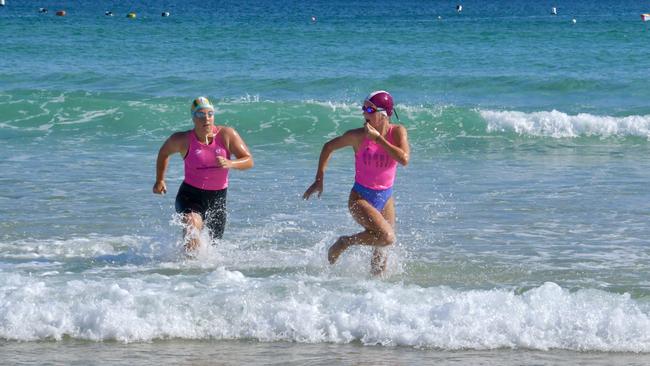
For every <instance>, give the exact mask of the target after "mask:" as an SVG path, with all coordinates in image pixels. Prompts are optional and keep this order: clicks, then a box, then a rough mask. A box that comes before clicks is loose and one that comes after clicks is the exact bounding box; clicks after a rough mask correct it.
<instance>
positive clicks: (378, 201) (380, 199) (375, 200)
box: [352, 182, 393, 212]
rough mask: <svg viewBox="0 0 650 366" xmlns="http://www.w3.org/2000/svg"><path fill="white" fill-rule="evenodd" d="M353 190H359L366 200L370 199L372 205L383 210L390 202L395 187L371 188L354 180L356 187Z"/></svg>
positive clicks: (378, 209)
mask: <svg viewBox="0 0 650 366" xmlns="http://www.w3.org/2000/svg"><path fill="white" fill-rule="evenodd" d="M352 190H353V191H355V192H357V193H358V194H359V195H360V196H361V197H362V198H363V199H364V200H366V201H368V203H370V204H371V205H372V207H374V208H376V209H377V211H379V212H381V210H383V209H384V206H385V205H386V202H388V199H389V198H390V196H392V195H393V187H390V188H388V189H380V190H377V189H370V188H366V187H364V186H362V185H361V184H359V183H357V182H354V187H352Z"/></svg>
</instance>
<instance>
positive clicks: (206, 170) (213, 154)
mask: <svg viewBox="0 0 650 366" xmlns="http://www.w3.org/2000/svg"><path fill="white" fill-rule="evenodd" d="M220 132H221V130H217V128H216V127H214V128H213V130H212V133H213V135H214V137H213V138H212V142H211V143H210V144H209V145H206V144H204V143H202V142H200V141H199V140H198V139H197V138H196V134H195V133H194V131H190V132H189V133H188V135H189V139H190V144H189V146H188V148H187V155H185V158H184V159H185V183H187V184H189V185H191V186H192V187H195V188H199V189H205V190H209V191H217V190H220V189H224V188H226V187H228V169H227V168H219V167H217V156H223V157H224V158H226V159H229V158H230V152H229V151H228V149H226V147H225V146H223V142H222V141H221V134H220Z"/></svg>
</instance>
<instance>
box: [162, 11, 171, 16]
mask: <svg viewBox="0 0 650 366" xmlns="http://www.w3.org/2000/svg"><path fill="white" fill-rule="evenodd" d="M169 15H170V14H169V12H168V11H163V12H162V14H161V16H162V17H168V16H169Z"/></svg>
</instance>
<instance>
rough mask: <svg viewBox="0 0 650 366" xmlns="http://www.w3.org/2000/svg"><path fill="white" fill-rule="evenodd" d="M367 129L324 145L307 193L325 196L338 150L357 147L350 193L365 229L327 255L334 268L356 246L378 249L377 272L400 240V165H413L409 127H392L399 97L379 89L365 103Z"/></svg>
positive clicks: (351, 203)
mask: <svg viewBox="0 0 650 366" xmlns="http://www.w3.org/2000/svg"><path fill="white" fill-rule="evenodd" d="M362 109H363V117H364V119H365V124H364V127H362V128H357V129H354V130H349V131H347V132H345V133H344V134H343V135H341V136H338V137H336V138H334V139H332V140H330V141H328V142H327V143H325V145H323V149H322V151H321V153H320V159H319V161H318V170H317V171H316V179H315V181H314V183H312V185H311V186H310V187H309V188H308V189H307V191H305V194H304V195H303V198H304V199H308V198H309V197H310V196H311V195H312V194H313V193H314V192H317V193H318V197H320V195H321V193H322V192H323V179H324V176H325V168H326V166H327V162H328V161H329V159H330V156H331V155H332V153H333V152H334V151H335V150H338V149H341V148H344V147H347V146H351V147H352V148H353V149H354V156H355V177H354V186H353V187H352V190H351V191H350V198H349V200H348V208H349V209H350V214H351V215H352V217H353V218H354V219H355V220H356V221H357V222H358V223H359V224H360V225H361V226H363V227H364V229H365V230H364V231H362V232H360V233H357V234H354V235H350V236H341V237H339V238H338V240H337V241H336V242H335V243H334V244H333V245H332V246H331V247H330V248H329V251H328V253H327V257H328V260H329V262H330V263H332V264H334V263H335V262H336V260H337V259H338V257H339V256H340V255H341V253H343V252H344V251H345V250H346V249H347V248H348V247H350V246H351V245H355V244H358V245H372V246H374V247H375V248H374V251H373V255H372V260H371V261H370V265H371V271H372V273H373V274H376V275H377V274H381V273H383V272H384V270H385V269H386V254H385V253H384V251H383V250H382V249H383V248H384V247H386V246H389V245H391V244H393V243H394V242H395V230H394V226H395V203H394V199H393V196H392V193H393V182H394V181H395V173H396V171H397V164H398V163H399V164H401V165H404V166H405V165H407V164H408V162H409V153H410V148H409V142H408V136H407V133H406V128H404V126H402V125H397V124H391V123H390V117H391V116H392V115H393V97H391V95H390V94H388V92H386V91H383V90H379V91H376V92H373V93H371V94H370V95H368V97H367V98H366V100H365V101H364V102H363V107H362Z"/></svg>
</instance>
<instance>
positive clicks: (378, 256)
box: [370, 248, 388, 276]
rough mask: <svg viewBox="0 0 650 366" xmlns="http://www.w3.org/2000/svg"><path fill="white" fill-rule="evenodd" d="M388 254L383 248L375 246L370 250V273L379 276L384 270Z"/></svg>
mask: <svg viewBox="0 0 650 366" xmlns="http://www.w3.org/2000/svg"><path fill="white" fill-rule="evenodd" d="M387 260H388V256H387V255H386V252H385V251H384V249H381V248H375V249H374V250H373V251H372V259H371V260H370V273H371V274H372V275H373V276H381V275H382V274H383V273H384V271H386V262H387Z"/></svg>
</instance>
